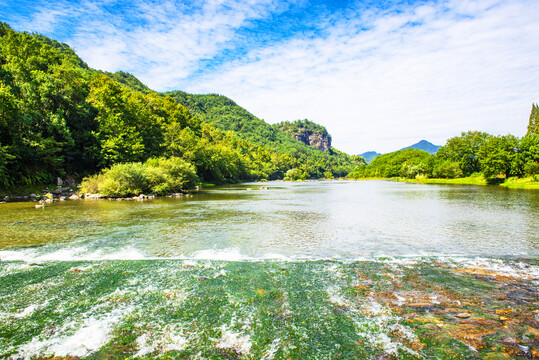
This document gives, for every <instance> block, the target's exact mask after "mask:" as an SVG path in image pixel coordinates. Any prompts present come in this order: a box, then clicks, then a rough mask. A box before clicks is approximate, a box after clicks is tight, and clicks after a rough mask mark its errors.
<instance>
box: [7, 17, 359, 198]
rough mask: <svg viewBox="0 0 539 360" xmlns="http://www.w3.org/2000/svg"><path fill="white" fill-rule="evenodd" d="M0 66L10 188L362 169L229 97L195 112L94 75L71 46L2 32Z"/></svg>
mask: <svg viewBox="0 0 539 360" xmlns="http://www.w3.org/2000/svg"><path fill="white" fill-rule="evenodd" d="M0 65H1V68H0V187H3V188H8V187H12V186H14V185H24V184H50V183H52V182H54V180H55V179H56V177H66V176H74V177H78V178H82V177H83V176H88V175H92V174H99V173H100V171H101V170H104V169H105V171H104V172H103V173H101V175H103V174H109V175H108V176H109V177H112V175H110V174H113V173H115V172H114V171H110V169H112V168H114V167H115V166H119V164H128V163H134V164H140V166H139V168H137V169H138V170H137V169H135V168H132V169H135V170H136V171H135V170H133V171H135V173H140V174H146V175H148V174H150V173H152V171H153V172H155V169H157V168H159V169H160V170H159V171H162V172H164V173H165V175H166V176H165V175H164V177H162V178H163V179H164V178H167V177H170V174H168V173H167V171H169V170H170V169H168V168H167V166H169V165H170V164H169V165H167V164H168V163H167V162H166V159H174V161H173V162H174V164H176V165H178V164H181V166H180V167H181V168H183V169H188V171H187V170H186V171H187V173H189V174H187V175H188V177H189V179H191V180H189V181H188V182H187V183H186V185H185V186H191V185H192V179H193V177H192V176H191V173H190V171H191V169H194V171H195V174H194V175H195V176H196V178H197V181H208V182H229V181H237V180H240V179H241V180H258V179H281V178H283V177H284V176H285V174H286V173H287V171H288V170H291V169H299V171H301V172H302V174H307V176H308V177H314V178H319V177H323V176H324V174H326V175H327V174H328V173H331V174H334V175H335V176H345V175H346V174H348V173H349V172H350V171H351V170H352V169H353V168H354V167H356V166H357V165H358V164H360V163H361V159H360V158H358V157H350V156H348V155H346V154H344V153H341V152H338V151H335V153H334V154H333V155H330V154H323V153H322V152H320V151H316V150H314V149H311V148H309V147H308V146H305V145H304V144H302V143H300V142H298V141H295V140H293V139H289V138H288V137H287V136H286V135H285V134H283V133H282V132H280V131H278V130H276V129H274V128H272V127H271V125H269V124H266V123H265V122H264V121H262V120H259V119H256V118H255V117H253V116H252V115H250V114H248V113H247V112H246V111H245V110H244V109H242V108H240V107H239V106H237V105H236V104H235V103H233V102H232V101H231V100H229V99H226V98H224V97H216V96H213V95H207V96H202V98H201V100H200V101H199V102H198V103H193V100H192V98H195V99H196V96H191V95H189V94H185V93H181V92H177V93H169V94H168V95H167V94H159V93H156V92H153V91H151V90H150V89H148V88H147V87H146V86H145V85H144V84H142V83H141V82H140V81H138V79H136V78H135V77H134V76H132V75H130V74H127V73H123V72H118V73H114V74H112V73H104V72H101V71H97V70H93V69H91V68H89V67H88V66H87V65H86V64H85V63H84V62H83V61H82V60H81V59H80V58H79V57H78V56H77V55H76V54H75V53H74V52H73V51H72V50H71V49H70V48H69V47H68V46H67V45H65V44H61V43H58V42H56V41H54V40H50V39H48V38H46V37H43V36H41V35H36V34H28V33H19V32H15V31H13V30H12V29H11V28H10V27H9V26H8V25H7V24H4V23H0ZM182 94H183V97H182V96H180V95H182ZM169 95H173V96H174V97H171V96H169ZM182 103H184V104H185V105H187V106H188V108H187V107H185V106H184V105H182ZM240 109H241V110H240ZM223 124H226V126H225V125H223ZM148 162H149V163H148ZM156 164H157V165H156ZM136 166H138V165H136ZM136 166H135V167H136ZM178 166H179V165H178ZM191 166H192V167H191ZM107 169H109V170H107ZM130 169H131V168H130ZM167 169H168V170H167ZM139 170H140V171H139ZM167 174H168V175H167ZM146 175H144V176H146ZM187 175H186V176H187ZM134 176H135V175H134ZM137 176H138V175H137ZM98 177H99V176H98V175H96V176H94V177H93V178H94V179H97V178H98ZM150 178H151V176H150V177H147V176H146V180H147V181H148V182H147V183H146V186H150V187H151V186H154V185H155V184H156V183H155V181H154V182H153V183H152V181H153V180H151V179H150ZM100 179H101V180H103V181H104V178H103V177H101V178H100ZM146 180H145V181H146ZM166 183H169V181H168V180H162V181H161V183H160V184H161V185H162V186H165V187H166V186H169V185H170V184H169V185H166ZM152 184H153V185H152ZM163 184H165V185H163ZM94 185H95V184H94ZM158 185H159V184H158ZM111 186H112V185H111ZM155 186H157V185H155ZM170 186H172V188H174V189H173V190H175V191H177V190H178V189H177V186H176V185H170ZM122 191H123V190H122ZM133 191H134V190H133Z"/></svg>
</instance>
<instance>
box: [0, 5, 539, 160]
mask: <svg viewBox="0 0 539 360" xmlns="http://www.w3.org/2000/svg"><path fill="white" fill-rule="evenodd" d="M538 19H539V1H537V0H475V1H468V0H447V1H444V0H440V1H414V0H408V1H370V0H366V1H353V0H337V1H329V0H327V1H325V0H311V1H309V0H290V1H270V0H259V1H255V0H244V1H239V0H196V1H192V2H191V1H167V0H162V1H151V0H146V1H137V0H135V1H117V0H98V1H86V0H76V1H64V0H55V1H49V0H46V1H43V0H32V1H28V0H0V20H1V21H5V22H7V23H8V24H9V25H11V26H12V27H13V28H14V29H15V30H19V31H21V30H26V31H30V32H38V33H41V34H43V35H46V36H50V37H52V38H55V39H57V40H59V41H62V42H65V43H67V44H69V45H70V46H71V47H73V48H74V49H75V51H77V53H78V54H79V55H80V56H81V57H82V59H83V60H85V61H86V62H87V63H88V64H89V65H90V66H91V67H93V68H97V69H102V70H107V71H117V70H123V71H127V72H131V73H133V74H134V75H136V76H137V77H138V78H139V79H140V80H142V81H143V82H144V83H145V84H147V85H148V86H149V87H150V88H152V89H154V90H158V91H164V90H176V89H178V90H184V91H187V92H191V93H218V94H222V95H226V96H228V97H230V98H232V99H233V100H234V101H236V102H237V103H238V104H239V105H241V106H243V107H245V108H246V109H247V110H249V111H250V112H251V113H253V114H254V115H256V116H258V117H259V118H262V119H264V120H266V121H267V122H269V123H275V122H279V121H283V120H296V119H305V118H307V119H310V120H313V121H315V122H317V123H319V124H322V125H324V126H326V127H327V128H328V130H329V132H330V133H331V134H332V135H333V145H334V146H335V147H337V148H339V149H341V150H344V151H345V152H348V153H350V154H357V153H361V152H364V151H367V150H377V151H379V152H389V151H394V150H398V149H400V148H402V147H404V146H407V145H410V144H412V143H414V142H417V141H419V140H421V139H427V140H429V141H431V142H433V143H435V144H443V143H444V142H445V140H446V139H447V138H449V137H452V136H456V135H459V134H460V132H461V131H465V130H482V131H487V132H489V133H492V134H506V133H512V134H515V135H518V136H522V135H524V133H525V131H526V126H527V122H528V118H529V114H530V110H531V106H532V103H534V102H536V103H537V102H539V21H538Z"/></svg>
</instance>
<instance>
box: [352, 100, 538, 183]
mask: <svg viewBox="0 0 539 360" xmlns="http://www.w3.org/2000/svg"><path fill="white" fill-rule="evenodd" d="M474 174H475V175H478V174H481V175H482V176H483V177H484V178H485V179H487V181H489V182H496V181H497V180H496V179H499V178H509V177H513V176H514V177H523V176H536V175H538V174H539V108H538V106H537V105H536V104H533V106H532V112H531V115H530V120H529V125H528V131H527V133H526V136H524V137H523V138H518V137H516V136H513V135H499V136H493V135H489V134H487V133H484V132H479V131H468V132H463V133H462V134H461V135H460V136H457V137H453V138H451V139H449V140H447V142H446V144H445V145H444V146H442V147H441V148H440V149H439V150H438V152H437V153H436V154H435V155H431V154H429V153H427V152H425V151H422V150H416V149H405V150H400V151H396V152H393V153H389V154H383V155H381V156H378V157H376V158H375V159H374V160H373V161H372V162H371V164H370V165H362V166H359V167H358V168H356V169H355V170H354V171H352V172H351V173H350V174H349V175H348V178H351V179H360V178H373V177H374V178H393V177H402V178H408V179H414V178H418V177H426V178H446V179H453V178H460V177H467V176H472V175H474Z"/></svg>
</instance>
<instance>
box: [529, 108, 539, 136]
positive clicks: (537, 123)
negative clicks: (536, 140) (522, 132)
mask: <svg viewBox="0 0 539 360" xmlns="http://www.w3.org/2000/svg"><path fill="white" fill-rule="evenodd" d="M533 134H539V106H537V104H532V111H531V113H530V122H529V123H528V132H527V133H526V135H533Z"/></svg>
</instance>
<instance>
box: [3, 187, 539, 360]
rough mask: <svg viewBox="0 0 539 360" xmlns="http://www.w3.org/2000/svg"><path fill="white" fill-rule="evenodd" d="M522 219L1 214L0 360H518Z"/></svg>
mask: <svg viewBox="0 0 539 360" xmlns="http://www.w3.org/2000/svg"><path fill="white" fill-rule="evenodd" d="M263 186H264V187H268V189H267V190H263V189H261V187H263ZM538 210H539V194H538V193H537V192H534V191H520V190H505V189H498V188H495V187H474V186H437V185H436V186H428V185H418V184H404V183H393V182H383V181H365V182H346V181H343V182H337V181H335V182H306V183H283V182H276V183H265V184H261V183H258V184H256V183H253V184H242V185H233V186H225V187H216V188H211V189H207V190H204V191H202V192H200V193H197V194H194V195H193V196H192V197H183V198H179V199H172V198H163V199H156V200H151V201H145V202H138V201H108V200H101V201H82V200H81V201H66V202H56V203H54V204H51V205H46V206H45V208H43V209H36V208H35V207H34V203H29V202H27V203H8V204H2V205H0V229H1V230H0V231H1V232H0V260H1V261H0V358H2V359H17V360H18V359H41V358H64V357H65V358H66V359H68V358H80V359H169V358H171V359H316V360H318V359H339V360H340V359H453V358H463V359H482V358H492V359H494V358H500V357H499V355H500V354H502V353H503V354H505V353H510V354H512V355H514V356H516V357H515V358H529V356H530V354H532V351H535V352H537V353H539V346H538V344H539V342H537V341H536V337H537V334H538V333H539V314H538V313H537V309H538V308H539V291H538V290H537V289H538V285H539V261H538V260H537V255H539V238H538V234H539V221H537V220H538V216H537V214H538V213H539V211H538ZM499 311H502V312H501V313H499ZM462 313H465V315H464V317H465V319H463V318H462V317H463V315H462ZM500 314H503V318H504V319H505V320H503V321H502V316H501V315H500ZM467 317H469V318H467ZM507 339H515V341H514V342H515V344H513V345H511V344H508V340H507ZM517 341H518V342H517ZM456 354H459V355H458V356H457V355H456Z"/></svg>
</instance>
